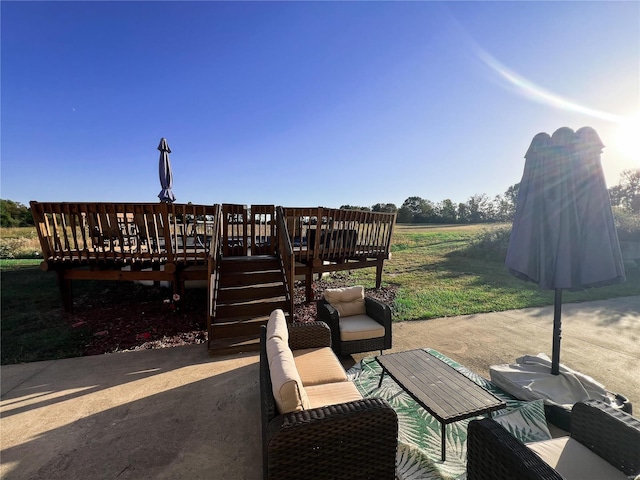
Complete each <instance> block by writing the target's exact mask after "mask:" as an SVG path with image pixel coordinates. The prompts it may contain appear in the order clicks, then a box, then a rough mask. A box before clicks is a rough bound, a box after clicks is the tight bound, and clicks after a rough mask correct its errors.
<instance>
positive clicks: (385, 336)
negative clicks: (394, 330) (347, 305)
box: [316, 287, 392, 355]
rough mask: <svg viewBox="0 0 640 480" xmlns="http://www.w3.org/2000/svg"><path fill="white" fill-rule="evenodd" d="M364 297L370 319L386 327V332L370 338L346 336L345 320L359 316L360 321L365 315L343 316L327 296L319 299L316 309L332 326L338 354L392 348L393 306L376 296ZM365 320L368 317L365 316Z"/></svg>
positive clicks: (335, 349) (321, 318)
mask: <svg viewBox="0 0 640 480" xmlns="http://www.w3.org/2000/svg"><path fill="white" fill-rule="evenodd" d="M354 288H355V287H354ZM360 288H362V287H360ZM363 292H364V290H363ZM325 294H326V293H325ZM363 298H364V306H365V310H366V317H368V321H369V322H371V323H372V324H373V325H375V324H376V323H377V324H379V325H380V326H382V327H383V328H384V332H378V333H376V334H374V335H373V336H372V337H370V338H355V339H345V338H344V337H345V332H344V329H345V328H344V327H345V322H344V320H345V319H346V321H347V322H349V321H352V320H353V319H355V318H356V317H359V318H358V319H357V320H356V321H357V322H360V321H361V320H362V318H361V317H365V315H353V316H349V317H344V316H341V314H340V312H339V311H338V310H339V309H338V308H336V307H335V306H334V305H332V304H331V303H329V301H327V300H326V299H325V298H322V299H320V300H318V301H317V308H316V310H317V316H318V320H319V321H322V322H325V323H326V324H327V325H329V328H331V342H332V346H333V350H334V352H336V355H351V354H352V353H360V352H372V351H374V350H380V351H382V350H387V349H389V348H391V323H392V320H391V308H389V305H386V304H385V303H383V302H381V301H379V300H377V299H375V298H371V297H364V293H363ZM365 320H367V319H366V318H365ZM341 322H343V323H341ZM374 322H375V323H374ZM380 330H382V329H380ZM356 337H362V335H356Z"/></svg>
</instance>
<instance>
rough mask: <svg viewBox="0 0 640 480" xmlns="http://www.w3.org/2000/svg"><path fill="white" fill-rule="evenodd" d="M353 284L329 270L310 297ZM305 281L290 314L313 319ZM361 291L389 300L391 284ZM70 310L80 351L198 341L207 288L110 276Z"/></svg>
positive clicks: (203, 337) (68, 317) (203, 330)
mask: <svg viewBox="0 0 640 480" xmlns="http://www.w3.org/2000/svg"><path fill="white" fill-rule="evenodd" d="M351 285H354V283H353V281H352V280H350V278H349V274H346V273H343V274H334V275H331V276H330V277H329V278H328V279H327V280H325V279H321V280H317V281H315V282H314V285H313V290H314V295H315V298H321V297H322V292H323V291H324V289H325V288H328V287H332V288H337V287H344V286H351ZM304 291H305V288H304V284H303V283H297V284H296V286H295V300H294V304H295V311H294V320H295V321H297V322H309V321H314V320H315V318H316V304H315V302H310V303H306V302H305V301H304ZM366 295H368V296H371V297H374V298H377V299H379V300H381V301H383V302H385V303H388V304H391V303H393V300H394V298H395V295H396V289H395V287H389V286H386V287H381V288H380V289H378V290H376V289H367V290H366ZM75 300H76V303H75V304H74V312H73V313H71V314H65V320H66V321H67V322H68V323H69V324H70V325H71V326H72V327H73V328H81V329H83V331H85V332H86V344H85V351H84V355H100V354H103V353H113V352H118V351H127V350H147V349H156V348H168V347H176V346H180V345H193V344H202V343H205V342H206V341H207V315H206V310H207V306H206V305H207V298H206V289H204V288H194V289H188V290H187V291H186V293H185V298H182V299H175V300H177V301H174V299H173V298H172V291H171V290H170V289H168V288H162V287H158V286H145V285H140V284H134V283H130V282H110V283H109V286H108V287H106V288H105V289H104V290H103V291H101V292H100V294H98V295H95V294H93V295H91V296H90V297H88V296H81V295H79V296H78V297H77V298H76V299H75Z"/></svg>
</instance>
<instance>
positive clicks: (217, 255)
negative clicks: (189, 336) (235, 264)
mask: <svg viewBox="0 0 640 480" xmlns="http://www.w3.org/2000/svg"><path fill="white" fill-rule="evenodd" d="M221 227H222V207H221V206H220V204H215V205H214V213H213V222H212V226H211V243H210V246H209V258H208V261H207V274H208V275H207V324H208V325H207V330H208V332H209V336H211V322H212V320H213V318H215V315H216V307H217V299H218V288H219V284H220V274H219V272H220V262H221V259H222V248H221V241H220V239H221V236H222V232H221ZM209 341H211V339H209Z"/></svg>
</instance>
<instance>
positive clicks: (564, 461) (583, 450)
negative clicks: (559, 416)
mask: <svg viewBox="0 0 640 480" xmlns="http://www.w3.org/2000/svg"><path fill="white" fill-rule="evenodd" d="M527 447H529V449H530V450H533V451H534V452H535V453H536V455H538V456H539V457H540V458H542V460H544V461H545V463H547V464H548V465H549V466H550V467H552V468H553V469H555V470H556V471H557V472H558V473H559V474H560V475H562V477H563V478H565V479H566V480H603V479H605V478H606V479H607V480H616V479H620V480H626V479H627V476H626V475H625V474H624V473H622V472H621V471H620V470H618V469H616V468H614V467H613V466H612V465H611V464H610V463H609V462H607V461H606V460H603V459H602V458H600V457H599V456H598V455H596V454H595V453H593V452H592V451H591V450H589V449H588V448H587V447H585V446H584V445H582V444H581V443H580V442H578V441H577V440H574V439H573V438H571V437H560V438H553V439H551V440H545V441H542V442H534V443H528V444H527Z"/></svg>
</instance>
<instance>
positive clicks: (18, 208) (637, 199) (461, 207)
mask: <svg viewBox="0 0 640 480" xmlns="http://www.w3.org/2000/svg"><path fill="white" fill-rule="evenodd" d="M519 187H520V184H519V183H516V184H515V185H511V186H510V187H509V188H508V189H507V191H506V192H504V193H503V194H502V195H496V196H495V197H493V198H490V197H489V196H488V195H486V194H476V195H472V196H471V197H469V199H468V200H467V201H466V202H463V203H457V204H456V203H454V202H453V201H452V200H450V199H445V200H442V201H441V202H437V203H434V202H432V201H431V200H426V199H424V198H421V197H418V196H412V197H409V198H407V199H406V200H405V201H404V203H403V204H402V206H401V207H400V208H398V207H396V205H395V204H393V203H376V204H375V205H373V206H371V207H362V206H355V205H342V206H341V207H340V208H343V209H348V210H364V211H367V212H386V213H396V214H397V222H398V223H482V222H510V221H512V220H513V214H514V213H515V210H516V201H517V199H518V190H519ZM609 196H610V198H611V205H613V206H614V207H618V208H619V209H621V210H622V211H625V212H629V213H632V214H640V168H636V169H631V170H625V171H623V172H622V173H621V174H620V182H619V183H618V185H615V186H613V187H611V188H610V189H609ZM0 226H1V227H28V226H33V217H32V216H31V209H30V208H29V207H27V206H25V205H23V204H21V203H19V202H14V201H12V200H2V199H0Z"/></svg>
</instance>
